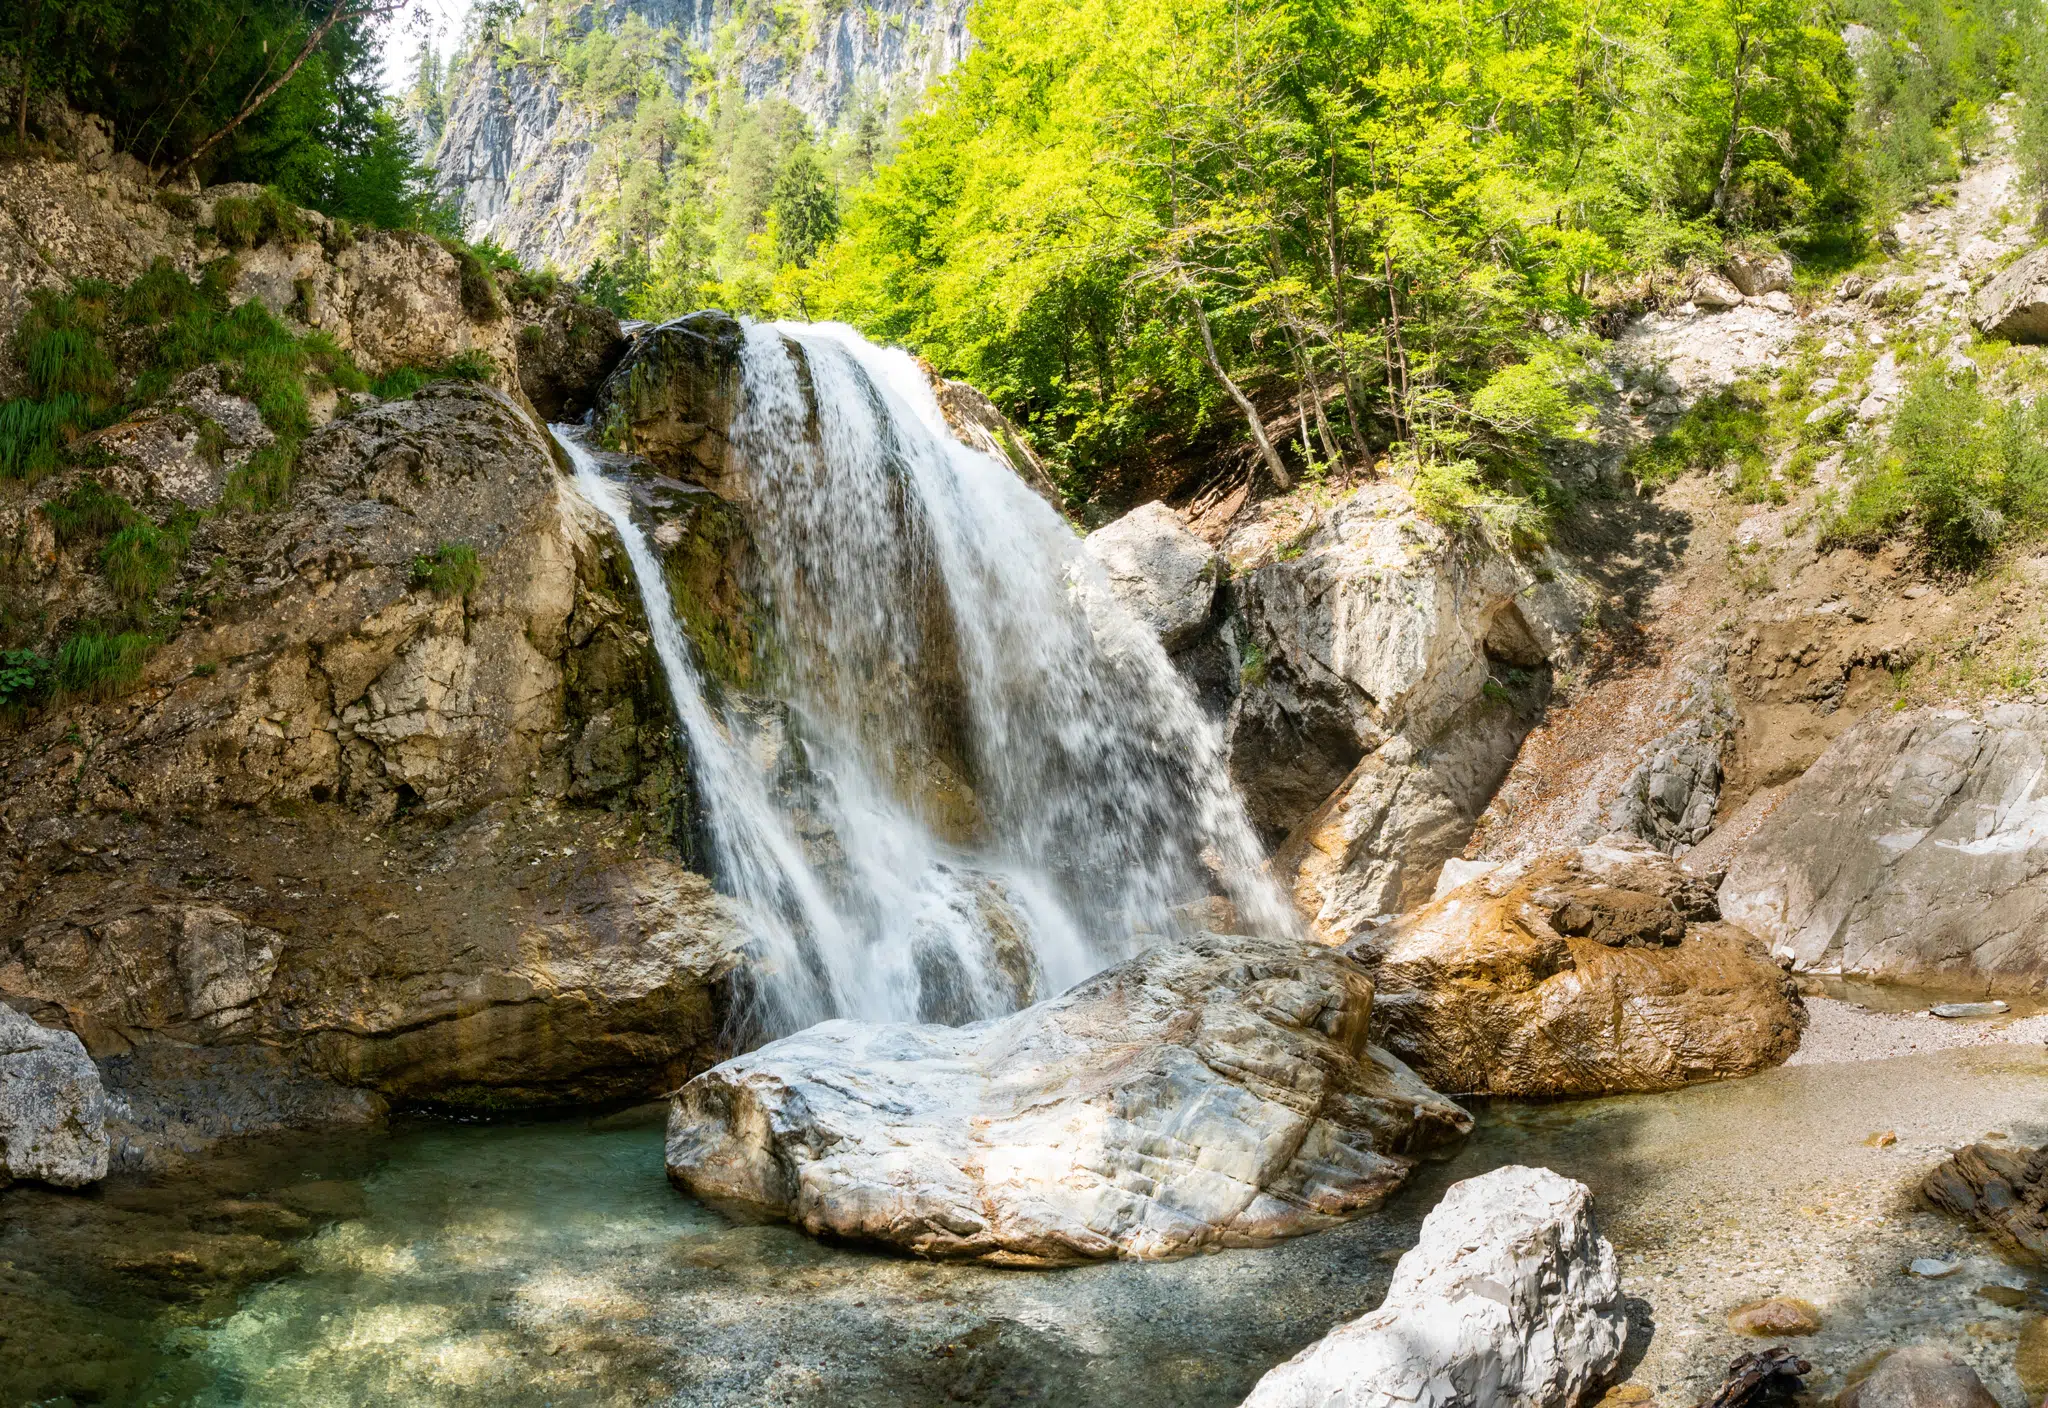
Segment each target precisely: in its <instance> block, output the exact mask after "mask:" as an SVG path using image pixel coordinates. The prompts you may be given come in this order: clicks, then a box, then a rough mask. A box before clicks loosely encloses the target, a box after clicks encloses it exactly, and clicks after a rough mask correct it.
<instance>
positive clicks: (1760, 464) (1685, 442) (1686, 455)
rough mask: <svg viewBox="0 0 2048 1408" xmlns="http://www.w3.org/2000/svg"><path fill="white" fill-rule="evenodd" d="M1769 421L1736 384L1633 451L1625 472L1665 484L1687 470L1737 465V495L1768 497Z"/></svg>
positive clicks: (1759, 403) (1697, 405)
mask: <svg viewBox="0 0 2048 1408" xmlns="http://www.w3.org/2000/svg"><path fill="white" fill-rule="evenodd" d="M1770 429H1771V426H1770V419H1769V417H1768V416H1766V415H1765V413H1764V408H1763V403H1762V400H1761V398H1760V397H1759V396H1758V395H1757V393H1756V392H1755V391H1754V390H1753V389H1752V388H1750V387H1746V386H1741V385H1736V386H1732V387H1730V388H1728V389H1727V390H1726V391H1723V392H1720V393H1719V394H1717V395H1714V396H1704V397H1702V398H1700V400H1699V401H1697V402H1696V403H1694V405H1693V407H1692V409H1691V410H1689V411H1687V412H1686V413H1685V414H1684V415H1683V416H1680V417H1679V418H1678V420H1677V422H1676V423H1674V424H1673V425H1672V427H1671V428H1670V429H1669V430H1667V431H1665V432H1664V433H1663V434H1662V435H1659V436H1658V437H1657V438H1656V439H1654V440H1652V441H1650V442H1649V443H1648V444H1646V445H1638V446H1637V447H1636V448H1635V449H1634V450H1632V451H1631V452H1630V453H1629V457H1628V461H1627V468H1628V471H1629V473H1630V474H1631V475H1633V476H1634V477H1635V479H1636V482H1638V483H1640V484H1666V483H1669V482H1670V481H1671V480H1673V479H1676V478H1678V476H1680V475H1681V474H1684V473H1686V472H1687V471H1689V470H1700V471H1712V470H1718V469H1721V468H1723V467H1724V466H1726V465H1727V464H1729V463H1730V462H1733V463H1734V464H1735V466H1736V493H1737V496H1738V497H1741V498H1744V499H1746V500H1752V501H1753V500H1755V499H1756V498H1758V497H1767V496H1768V492H1769V488H1768V486H1769V482H1770V477H1771V475H1770V457H1769V454H1768V449H1767V447H1768V446H1769V444H1770Z"/></svg>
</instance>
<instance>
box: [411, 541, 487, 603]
mask: <svg viewBox="0 0 2048 1408" xmlns="http://www.w3.org/2000/svg"><path fill="white" fill-rule="evenodd" d="M483 580H484V565H483V563H482V562H480V561H478V560H477V555H476V549H475V548H473V547H471V546H470V545H469V544H468V543H442V544H441V545H440V546H439V547H437V548H435V549H434V551H433V553H432V554H431V555H430V556H427V557H416V558H414V559H413V560H412V584H413V585H414V586H416V587H425V588H426V589H427V590H429V591H431V592H433V594H434V595H435V596H468V595H469V594H470V593H471V592H473V591H475V590H476V589H477V588H478V587H480V586H482V585H483Z"/></svg>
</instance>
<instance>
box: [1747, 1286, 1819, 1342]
mask: <svg viewBox="0 0 2048 1408" xmlns="http://www.w3.org/2000/svg"><path fill="white" fill-rule="evenodd" d="M1728 1328H1729V1329H1731V1330H1733V1331H1734V1332H1735V1333H1736V1334H1738V1335H1755V1336H1756V1337H1757V1338H1759V1339H1779V1338H1783V1337H1784V1336H1787V1335H1813V1334H1818V1333H1820V1311H1819V1310H1818V1309H1817V1308H1816V1307H1815V1306H1814V1305H1813V1304H1812V1303H1811V1302H1808V1301H1803V1300H1799V1299H1797V1298H1795V1297H1792V1296H1772V1297H1770V1298H1769V1299H1767V1300H1758V1301H1751V1302H1750V1303H1749V1304H1748V1305H1738V1306H1736V1307H1735V1309H1733V1310H1731V1311H1729V1312H1728Z"/></svg>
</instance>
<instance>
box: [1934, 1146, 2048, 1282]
mask: <svg viewBox="0 0 2048 1408" xmlns="http://www.w3.org/2000/svg"><path fill="white" fill-rule="evenodd" d="M1920 1196H1921V1197H1922V1198H1924V1199H1925V1200H1926V1201H1927V1203H1928V1204H1929V1205H1930V1206H1932V1207H1935V1208H1937V1209H1939V1210H1940V1211H1942V1212H1946V1213H1948V1214H1950V1215H1951V1216H1954V1217H1960V1218H1962V1219H1964V1220H1965V1221H1967V1222H1969V1223H1971V1224H1973V1225H1974V1226H1976V1227H1977V1228H1978V1229H1980V1230H1981V1231H1983V1232H1985V1233H1988V1234H1989V1235H1990V1236H1991V1237H1992V1238H1993V1239H1994V1240H1996V1241H1997V1242H1998V1243H1999V1245H2000V1246H2001V1247H2003V1248H2004V1249H2005V1250H2006V1251H2007V1252H2008V1253H2010V1254H2011V1255H2013V1256H2016V1257H2018V1258H2019V1259H2020V1260H2022V1261H2026V1262H2030V1263H2032V1264H2033V1265H2035V1266H2041V1265H2048V1145H2043V1146H2042V1147H2041V1148H2039V1149H2025V1148H2018V1149H2015V1148H2010V1147H2008V1146H2006V1145H2004V1144H1972V1145H1970V1146H1969V1147H1967V1148H1964V1149H1960V1150H1958V1151H1957V1152H1956V1153H1955V1154H1953V1155H1951V1156H1950V1157H1949V1158H1947V1159H1944V1160H1942V1162H1941V1163H1939V1164H1937V1165H1935V1167H1934V1168H1933V1169H1932V1170H1931V1171H1929V1173H1928V1175H1927V1177H1926V1178H1924V1179H1923V1180H1921V1183H1920Z"/></svg>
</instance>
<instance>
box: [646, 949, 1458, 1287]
mask: <svg viewBox="0 0 2048 1408" xmlns="http://www.w3.org/2000/svg"><path fill="white" fill-rule="evenodd" d="M1371 1008H1372V984H1371V983H1370V982H1369V981H1367V980H1366V978H1365V976H1364V974H1363V973H1362V972H1361V971H1360V970H1359V969H1358V968H1357V966H1356V965H1354V964H1352V963H1351V962H1349V961H1348V960H1346V959H1344V958H1342V957H1341V956H1339V955H1337V954H1335V953H1331V952H1325V951H1319V950H1315V949H1310V948H1305V947H1304V946H1302V945H1301V944H1299V943H1296V942H1292V941H1281V940H1270V939H1253V938H1243V937H1219V936H1208V937H1205V938H1203V939H1201V940H1199V941H1197V942H1195V943H1192V944H1188V945H1162V946H1160V947H1157V948H1153V949H1149V950H1147V951H1146V952H1144V953H1142V954H1140V955H1139V956H1138V957H1136V958H1133V959H1131V960H1129V961H1128V962H1125V963H1123V964H1120V965H1118V966H1117V967H1115V968H1111V969H1109V970H1107V971H1106V972H1103V973H1100V974H1098V975H1096V976H1095V977H1093V978H1090V979H1089V980H1088V981H1086V982H1084V983H1082V984H1080V985H1079V986H1078V987H1075V988H1073V989H1071V990H1070V991H1068V992H1067V993H1065V994H1064V995H1062V996H1060V997H1057V998H1054V999H1052V1000H1050V1001H1047V1002H1043V1003H1040V1004H1038V1005H1037V1006H1035V1007H1031V1008H1028V1009H1026V1010H1025V1011H1023V1012H1020V1013H1017V1014H1016V1015H1014V1016H1011V1017H1006V1018H1003V1019H1000V1020H998V1021H993V1022H984V1023H978V1024H976V1025H974V1026H968V1027H937V1026H909V1025H892V1024H868V1023H858V1022H846V1021H833V1022H825V1023H822V1024H820V1025H819V1026H816V1027H813V1028H811V1029H809V1030H808V1031H804V1032H800V1033H798V1034H797V1035H795V1036H792V1037H787V1038H784V1039H783V1040H781V1041H777V1042H774V1043H772V1044H770V1045H768V1046H765V1047H763V1048H761V1049H760V1050H758V1051H755V1052H753V1053H751V1054H749V1055H746V1056H742V1057H739V1058H737V1059H735V1060H732V1061H728V1062H726V1063H725V1064H723V1065H721V1066H718V1067H715V1068H713V1069H712V1070H710V1071H707V1072H705V1073H704V1074H703V1075H702V1076H699V1077H698V1078H697V1079H695V1080H693V1081H691V1082H690V1083H689V1084H688V1085H686V1086H684V1087H683V1089H682V1090H681V1091H679V1092H678V1093H677V1095H676V1097H675V1101H674V1105H673V1108H672V1110H671V1113H670V1117H669V1134H668V1169H669V1177H670V1178H671V1179H673V1180H674V1181H675V1182H676V1183H677V1184H679V1185H680V1186H682V1187H683V1188H685V1189H687V1190H688V1191H689V1192H691V1193H694V1194H696V1195H697V1196H699V1197H703V1198H707V1199H711V1200H714V1201H717V1202H720V1203H723V1204H726V1205H736V1206H738V1207H740V1208H742V1209H745V1210H746V1211H749V1212H751V1213H754V1214H757V1215H767V1216H771V1217H776V1218H784V1219H787V1220H789V1221H791V1222H794V1223H796V1224H798V1225H799V1226H801V1227H803V1228H804V1229H805V1230H806V1231H808V1232H811V1233H813V1234H821V1235H831V1236H837V1237H845V1238H852V1239H858V1240H862V1241H871V1242H881V1243H885V1244H888V1245H892V1246H896V1247H900V1248H903V1249H905V1250H908V1251H912V1252H915V1253H918V1254H920V1255H924V1256H932V1257H973V1258H980V1259H982V1260H986V1261H993V1262H1002V1263H1010V1264H1018V1265H1043V1264H1056V1263H1062V1262H1077V1261H1085V1260H1091V1259H1096V1258H1103V1257H1119V1256H1124V1257H1173V1256H1182V1255H1186V1254H1187V1253H1190V1252H1196V1251H1201V1250H1203V1249H1205V1248H1213V1247H1225V1246H1261V1245H1265V1244H1268V1243H1271V1242H1274V1241H1277V1240H1279V1239H1281V1238H1283V1237H1289V1236H1294V1235H1296V1234H1299V1233H1303V1232H1313V1231H1316V1230H1319V1229H1321V1228H1325V1227H1330V1226H1333V1225H1335V1224H1336V1223H1338V1222H1340V1221H1342V1220H1344V1219H1346V1218H1349V1217H1352V1216H1355V1215H1357V1214H1359V1213H1363V1212H1369V1211H1371V1210H1372V1209H1374V1208H1376V1207H1377V1206H1379V1204H1380V1202H1381V1201H1382V1200H1383V1199H1384V1198H1385V1197H1386V1195H1387V1194H1388V1193H1390V1192H1391V1191H1393V1190H1394V1189H1395V1188H1397V1187H1399V1186H1400V1184H1401V1182H1402V1181H1403V1180H1404V1179H1405V1178H1406V1177H1407V1174H1408V1171H1409V1169H1410V1168H1411V1167H1412V1166H1413V1164H1414V1161H1415V1160H1416V1159H1417V1158H1418V1157H1419V1156H1421V1155H1423V1154H1426V1153H1428V1152H1429V1151H1430V1150H1432V1149H1434V1148H1436V1147H1438V1146H1441V1145H1444V1144H1447V1143H1449V1142H1451V1141H1453V1140H1455V1139H1457V1138H1459V1137H1460V1136H1462V1135H1463V1134H1464V1133H1465V1132H1466V1131H1467V1130H1469V1129H1470V1128H1471V1118H1470V1117H1469V1116H1468V1115H1466V1114H1465V1112H1464V1111H1463V1110H1461V1109H1459V1108H1458V1107H1457V1106H1456V1105H1454V1104H1452V1103H1451V1102H1450V1101H1448V1100H1446V1099H1444V1098H1443V1097H1442V1096H1440V1095H1438V1094H1436V1093H1435V1092H1434V1091H1431V1090H1429V1089H1428V1088H1427V1087H1425V1086H1424V1085H1423V1084H1422V1083H1421V1082H1420V1081H1419V1080H1417V1079H1416V1078H1415V1076H1414V1075H1413V1073H1412V1072H1410V1071H1409V1070H1408V1069H1407V1068H1406V1067H1404V1066H1403V1065H1401V1063H1400V1062H1399V1061H1397V1060H1394V1059H1393V1058H1391V1057H1389V1056H1387V1055H1386V1054H1385V1053H1384V1052H1382V1051H1379V1050H1377V1049H1376V1048H1374V1047H1372V1046H1371V1045H1370V1044H1369V1040H1368V1020H1369V1017H1370V1013H1371Z"/></svg>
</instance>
